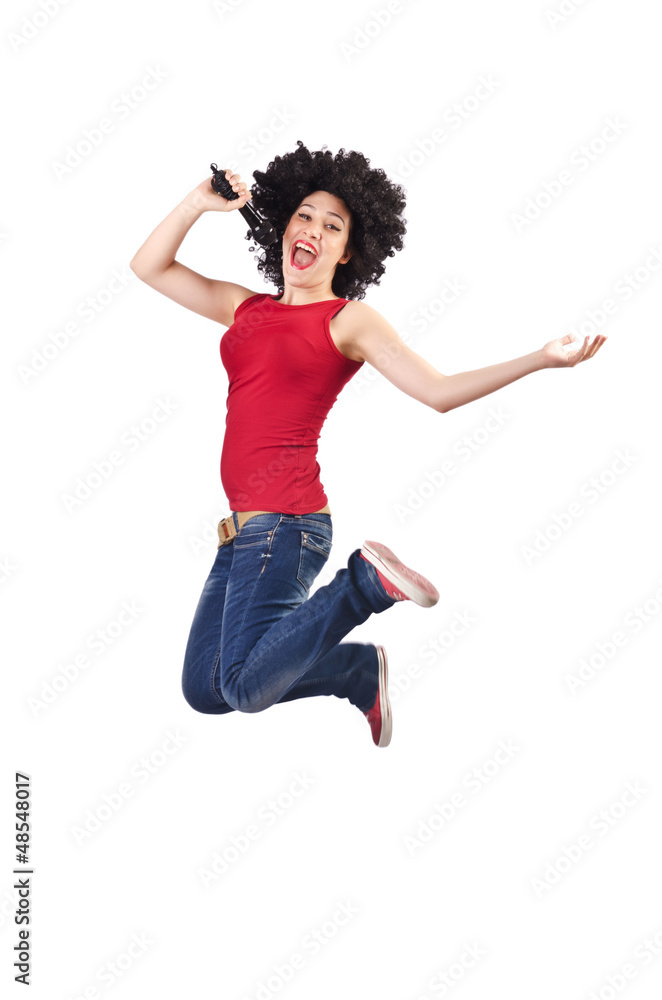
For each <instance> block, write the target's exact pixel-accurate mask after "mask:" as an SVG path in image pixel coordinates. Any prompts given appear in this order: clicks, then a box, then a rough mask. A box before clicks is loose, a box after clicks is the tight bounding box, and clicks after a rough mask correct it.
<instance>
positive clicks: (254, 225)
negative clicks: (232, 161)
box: [211, 163, 278, 247]
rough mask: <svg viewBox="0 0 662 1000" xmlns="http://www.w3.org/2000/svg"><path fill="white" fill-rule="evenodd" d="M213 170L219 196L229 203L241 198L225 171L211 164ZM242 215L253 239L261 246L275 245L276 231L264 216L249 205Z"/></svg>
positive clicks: (215, 187) (212, 184) (244, 207)
mask: <svg viewBox="0 0 662 1000" xmlns="http://www.w3.org/2000/svg"><path fill="white" fill-rule="evenodd" d="M211 170H212V172H213V175H214V176H213V177H212V179H211V186H212V187H213V189H214V191H216V193H217V194H222V195H223V197H224V198H227V199H228V201H235V199H237V198H238V197H239V195H238V194H237V192H236V191H233V190H232V187H231V185H230V183H229V182H228V179H227V177H226V176H225V171H224V170H219V169H218V167H217V166H216V164H215V163H212V164H211ZM239 211H240V213H241V214H242V215H243V217H244V219H245V220H246V222H247V223H248V225H249V226H250V229H251V232H252V234H253V238H254V239H255V240H257V242H258V243H259V244H260V246H263V247H269V246H271V244H272V243H275V242H276V240H277V239H278V236H277V235H276V230H275V229H274V227H273V226H272V225H271V223H270V222H267V220H266V219H263V218H262V216H261V215H260V214H259V213H258V212H256V211H255V209H254V208H253V207H252V206H251V205H250V204H249V203H248V202H246V204H245V205H244V206H243V208H240V209H239Z"/></svg>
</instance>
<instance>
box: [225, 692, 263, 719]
mask: <svg viewBox="0 0 662 1000" xmlns="http://www.w3.org/2000/svg"><path fill="white" fill-rule="evenodd" d="M221 694H222V695H223V700H224V701H225V702H227V704H228V705H229V706H230V707H231V708H232V709H233V710H234V711H235V712H247V713H250V714H253V713H255V712H263V711H264V710H265V708H269V707H270V705H271V702H268V703H267V702H265V701H264V699H263V698H260V696H259V695H252V696H250V697H249V696H247V695H246V694H243V693H242V692H241V691H239V690H237V688H236V687H234V686H233V687H229V686H228V687H223V688H222V690H221Z"/></svg>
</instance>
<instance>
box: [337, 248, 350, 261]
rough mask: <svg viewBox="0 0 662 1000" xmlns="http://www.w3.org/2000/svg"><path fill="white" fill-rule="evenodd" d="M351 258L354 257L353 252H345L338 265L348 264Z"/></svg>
mask: <svg viewBox="0 0 662 1000" xmlns="http://www.w3.org/2000/svg"><path fill="white" fill-rule="evenodd" d="M351 256H352V252H351V250H345V253H344V254H343V255H342V257H341V258H340V260H339V261H338V263H339V264H346V263H347V261H348V260H349V259H350V257H351Z"/></svg>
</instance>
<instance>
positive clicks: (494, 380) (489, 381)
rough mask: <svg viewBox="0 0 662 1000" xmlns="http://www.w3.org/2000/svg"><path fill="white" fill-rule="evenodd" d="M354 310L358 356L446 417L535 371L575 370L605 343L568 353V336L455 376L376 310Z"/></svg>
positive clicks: (351, 340) (353, 344) (352, 339)
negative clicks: (423, 354)
mask: <svg viewBox="0 0 662 1000" xmlns="http://www.w3.org/2000/svg"><path fill="white" fill-rule="evenodd" d="M354 307H355V308H353V319H352V329H353V333H352V334H351V337H350V338H349V339H348V344H350V345H351V347H352V349H353V350H354V352H355V353H357V354H358V355H360V357H361V358H362V359H363V360H364V361H366V362H367V363H368V364H369V365H372V367H373V368H375V369H376V370H377V371H378V372H380V373H381V374H382V375H383V376H384V377H385V378H387V379H388V380H389V382H392V383H393V385H395V386H396V387H397V388H398V389H401V390H402V392H404V393H406V394H407V395H408V396H412V397H413V398H414V399H417V400H419V402H421V403H425V405H426V406H430V407H432V409H433V410H436V411H437V412H438V413H447V412H448V411H449V410H454V409H456V408H457V407H458V406H464V404H465V403H471V402H472V401H473V400H474V399H480V398H481V397H482V396H487V395H489V394H490V393H491V392H495V391H496V390H497V389H501V388H502V387H503V386H504V385H509V384H510V383H511V382H515V381H516V380H517V379H520V378H522V377H523V376H524V375H529V374H531V372H535V371H540V370H541V369H543V368H572V367H574V366H575V365H576V364H579V362H580V361H586V360H588V358H592V357H593V355H594V354H595V353H596V352H597V351H598V350H599V349H600V347H601V346H602V344H603V343H604V342H605V340H606V339H607V338H606V337H604V336H601V335H600V336H597V337H596V338H595V339H594V341H593V342H592V343H591V344H589V338H588V337H586V338H585V339H584V343H583V344H582V346H581V347H580V348H578V349H577V350H576V351H570V352H567V351H566V350H565V346H566V345H568V344H570V343H571V342H572V340H573V337H572V335H571V334H568V335H567V336H566V337H562V338H560V339H558V340H550V341H549V343H547V344H545V346H544V347H541V348H540V350H537V351H533V352H532V353H531V354H525V355H523V356H522V357H521V358H515V359H514V360H513V361H502V362H501V363H500V364H496V365H489V366H488V367H486V368H478V369H476V370H475V371H470V372H459V373H458V374H457V375H443V374H442V373H441V372H439V371H437V369H436V368H434V367H433V366H432V365H431V364H430V363H429V362H428V361H426V360H425V359H424V358H422V357H421V356H420V355H419V354H416V352H415V351H412V349H411V348H410V347H408V346H407V344H405V342H404V341H403V340H402V338H401V337H400V336H399V335H398V333H397V332H396V331H395V330H394V329H393V327H392V326H391V325H390V324H389V323H387V321H386V320H385V319H384V317H383V316H381V315H380V314H379V313H378V312H377V311H376V310H375V309H372V308H371V307H370V306H368V305H366V304H365V303H363V302H357V303H355V304H354ZM356 307H358V308H356Z"/></svg>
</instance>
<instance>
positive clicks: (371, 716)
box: [363, 646, 393, 747]
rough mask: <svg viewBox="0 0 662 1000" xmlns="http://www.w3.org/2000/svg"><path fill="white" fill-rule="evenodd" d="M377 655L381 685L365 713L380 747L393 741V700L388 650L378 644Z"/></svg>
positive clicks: (375, 740)
mask: <svg viewBox="0 0 662 1000" xmlns="http://www.w3.org/2000/svg"><path fill="white" fill-rule="evenodd" d="M377 656H378V657H379V687H378V688H377V697H376V698H375V704H374V705H373V706H372V708H371V709H370V711H369V712H364V713H363V714H364V715H365V717H366V719H367V720H368V722H369V723H370V730H371V732H372V741H373V743H375V744H376V745H377V746H378V747H387V746H388V745H389V743H390V742H391V732H392V730H393V722H392V719H391V702H390V701H389V697H388V661H387V659H386V650H385V649H384V647H383V646H377Z"/></svg>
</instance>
